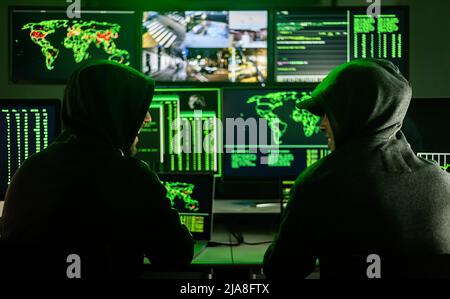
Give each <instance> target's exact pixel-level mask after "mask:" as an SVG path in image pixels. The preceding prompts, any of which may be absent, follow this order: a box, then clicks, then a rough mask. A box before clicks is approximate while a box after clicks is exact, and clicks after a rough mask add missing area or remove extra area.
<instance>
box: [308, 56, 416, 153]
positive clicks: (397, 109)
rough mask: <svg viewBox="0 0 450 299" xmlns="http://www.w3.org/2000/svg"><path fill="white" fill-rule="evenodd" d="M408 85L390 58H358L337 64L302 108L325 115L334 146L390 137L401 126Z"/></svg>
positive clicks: (406, 102)
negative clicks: (354, 141) (363, 139)
mask: <svg viewBox="0 0 450 299" xmlns="http://www.w3.org/2000/svg"><path fill="white" fill-rule="evenodd" d="M411 93H412V92H411V86H410V84H409V82H408V81H407V80H406V79H405V78H404V77H403V76H402V75H401V73H400V71H399V70H398V68H397V67H396V66H395V65H394V64H393V63H391V62H389V61H387V60H381V59H358V60H353V61H350V62H348V63H345V64H343V65H341V66H338V67H337V68H335V69H334V70H333V71H331V72H330V74H328V76H327V77H326V78H325V79H324V80H323V81H322V82H321V83H320V84H319V85H318V86H317V87H316V89H315V90H314V91H313V93H312V94H311V98H310V99H309V100H307V101H306V102H309V103H306V102H305V104H306V106H309V107H305V108H304V109H308V110H310V111H311V112H312V113H314V114H316V115H323V114H324V113H325V114H326V115H327V116H328V119H329V120H330V124H331V127H332V130H333V134H334V138H335V144H336V147H339V146H340V145H342V144H344V143H346V142H348V141H350V140H353V139H356V138H362V137H369V136H371V137H374V138H391V137H392V136H394V135H395V134H396V133H397V132H398V131H399V130H400V128H401V126H402V122H403V119H404V117H405V115H406V111H407V110H408V107H409V103H410V100H411Z"/></svg>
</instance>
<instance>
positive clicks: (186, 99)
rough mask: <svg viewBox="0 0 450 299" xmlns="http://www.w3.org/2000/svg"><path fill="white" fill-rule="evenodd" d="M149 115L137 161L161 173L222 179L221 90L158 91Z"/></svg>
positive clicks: (140, 136) (141, 137)
mask: <svg viewBox="0 0 450 299" xmlns="http://www.w3.org/2000/svg"><path fill="white" fill-rule="evenodd" d="M150 115H151V116H152V122H150V123H149V124H147V125H146V126H145V127H144V128H143V129H142V130H141V133H140V135H139V143H138V144H137V154H136V157H137V158H138V159H141V160H143V161H145V162H147V163H148V164H149V165H150V167H151V168H152V169H154V170H155V171H158V172H183V173H212V174H215V175H221V173H222V160H221V157H220V151H219V149H220V145H221V134H222V131H221V129H220V126H219V118H220V115H221V92H220V89H218V88H203V89H200V88H173V89H157V90H156V92H155V96H154V97H153V100H152V104H151V106H150Z"/></svg>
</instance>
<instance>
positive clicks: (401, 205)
mask: <svg viewBox="0 0 450 299" xmlns="http://www.w3.org/2000/svg"><path fill="white" fill-rule="evenodd" d="M410 99H411V88H410V85H409V83H408V81H407V80H406V79H405V78H404V77H403V76H402V75H401V74H400V73H399V71H398V69H397V68H396V67H395V66H394V65H393V64H392V63H390V62H388V61H385V60H375V59H361V60H355V61H352V62H349V63H346V64H343V65H341V66H339V67H337V68H336V69H334V70H333V71H332V72H331V73H330V74H329V75H328V76H327V77H326V78H325V80H324V81H323V82H322V83H321V84H319V85H318V86H317V88H316V89H315V90H314V92H313V93H312V97H311V98H310V99H307V100H305V101H302V102H300V103H299V104H298V105H297V106H298V108H300V109H308V110H309V111H311V112H313V113H315V114H317V115H323V114H326V115H327V116H328V118H329V120H330V124H331V127H332V130H333V133H334V137H335V144H336V150H335V151H334V152H332V153H331V154H330V155H329V156H327V157H325V158H324V159H322V160H320V161H318V162H317V163H316V164H314V165H312V166H311V167H310V168H308V169H306V170H305V171H304V172H303V173H302V174H301V175H300V176H299V177H298V179H297V181H296V184H295V187H294V188H293V190H292V191H291V199H290V201H289V204H288V206H287V208H286V210H285V213H284V214H283V215H282V223H281V227H280V231H279V234H278V235H277V237H276V238H275V240H274V242H273V244H272V245H271V246H270V248H269V249H268V251H267V252H266V255H265V259H264V271H265V273H266V275H267V276H268V277H269V278H282V277H283V278H298V277H305V276H307V275H308V274H310V273H311V272H312V271H313V270H314V266H315V261H316V259H317V258H319V260H320V266H321V268H320V270H321V276H322V277H335V278H336V277H338V278H350V277H352V278H367V275H366V270H367V267H368V264H367V262H366V258H367V256H368V255H369V254H377V255H378V256H379V257H380V258H381V261H382V269H383V274H385V275H384V276H383V277H388V276H389V277H405V276H406V277H410V276H420V275H424V276H427V275H431V276H433V275H434V274H436V273H437V272H440V273H438V274H436V275H437V276H439V275H442V271H441V270H442V269H440V270H439V269H437V268H433V267H428V268H427V269H423V268H422V267H419V266H418V267H415V270H414V269H412V268H411V267H409V266H411V264H410V261H411V260H417V259H418V257H420V259H421V260H422V261H423V263H422V264H423V265H428V266H430V265H431V261H432V260H435V259H436V257H444V256H445V255H446V254H449V253H450V175H449V174H448V173H446V172H444V171H442V170H441V169H440V168H439V167H438V166H437V165H435V164H434V163H431V162H429V161H426V160H423V159H421V158H418V157H417V156H416V155H415V154H414V153H413V151H412V150H411V148H410V145H409V144H408V142H407V140H406V139H405V137H404V135H403V133H402V132H401V127H402V122H403V118H404V117H405V114H406V112H407V109H408V106H409V102H410ZM440 264H442V263H440ZM414 266H415V265H413V267H414ZM408 267H409V268H408ZM419 269H420V270H419ZM446 269H447V271H449V272H450V270H449V269H450V268H446ZM414 271H416V272H415V273H412V272H414ZM434 271H435V272H436V273H433V272H434Z"/></svg>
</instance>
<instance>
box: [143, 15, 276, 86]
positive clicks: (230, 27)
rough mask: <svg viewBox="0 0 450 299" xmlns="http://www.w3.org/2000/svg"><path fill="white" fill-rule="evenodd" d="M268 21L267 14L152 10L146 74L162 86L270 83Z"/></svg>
mask: <svg viewBox="0 0 450 299" xmlns="http://www.w3.org/2000/svg"><path fill="white" fill-rule="evenodd" d="M267 20H268V16H267V11H165V12H156V11H146V12H144V14H143V20H142V48H143V53H142V55H143V60H142V71H143V72H144V73H145V74H147V75H149V76H151V77H153V78H154V79H155V80H156V81H159V82H181V81H187V82H241V83H262V82H265V81H266V78H267V22H268V21H267Z"/></svg>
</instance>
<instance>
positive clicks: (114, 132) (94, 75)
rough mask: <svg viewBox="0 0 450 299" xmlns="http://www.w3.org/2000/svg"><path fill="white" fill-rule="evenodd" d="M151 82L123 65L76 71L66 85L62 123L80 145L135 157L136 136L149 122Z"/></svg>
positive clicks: (102, 63) (107, 63) (101, 64)
mask: <svg viewBox="0 0 450 299" xmlns="http://www.w3.org/2000/svg"><path fill="white" fill-rule="evenodd" d="M154 89H155V82H154V81H153V79H151V78H148V77H146V76H145V75H143V74H142V73H140V72H138V71H137V70H135V69H133V68H131V67H128V66H124V65H122V64H119V63H116V62H112V61H108V60H101V61H96V62H90V63H88V64H85V65H84V66H82V67H81V68H79V69H78V70H76V71H75V72H74V73H73V74H72V76H71V77H70V79H69V82H68V84H67V87H66V90H65V94H64V102H63V110H62V122H63V127H64V130H65V131H66V132H69V133H70V134H72V135H75V136H76V137H77V140H79V142H80V143H83V144H87V145H92V146H97V147H100V148H105V149H110V150H114V151H120V152H121V153H122V154H124V155H128V156H130V155H134V154H135V153H136V143H137V140H136V136H137V135H138V133H139V131H140V129H141V128H142V126H143V123H144V124H145V123H146V122H148V121H150V118H149V115H148V108H149V107H150V103H151V100H152V98H153V93H154Z"/></svg>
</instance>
